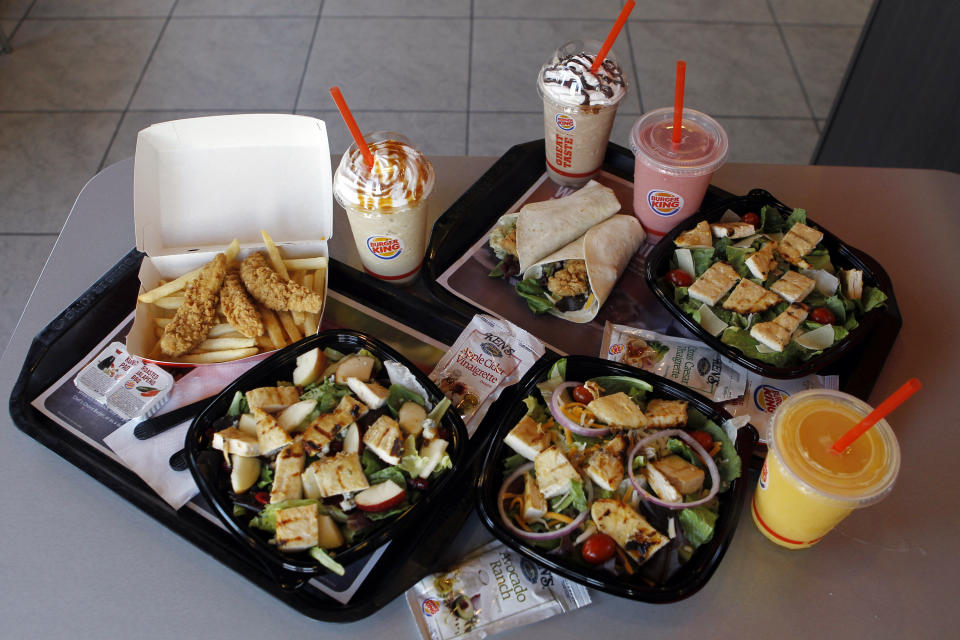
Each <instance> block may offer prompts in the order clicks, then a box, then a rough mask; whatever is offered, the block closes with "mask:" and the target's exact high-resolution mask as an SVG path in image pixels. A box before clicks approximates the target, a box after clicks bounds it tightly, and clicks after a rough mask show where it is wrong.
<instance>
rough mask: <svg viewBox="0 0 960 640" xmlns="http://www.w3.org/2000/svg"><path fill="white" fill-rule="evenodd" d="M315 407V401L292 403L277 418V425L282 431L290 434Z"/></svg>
mask: <svg viewBox="0 0 960 640" xmlns="http://www.w3.org/2000/svg"><path fill="white" fill-rule="evenodd" d="M316 407H317V401H316V400H301V401H300V402H294V403H293V404H292V405H290V406H289V407H287V408H286V409H284V410H283V412H282V413H281V414H280V415H278V416H277V424H279V425H280V426H281V427H282V428H283V430H284V431H286V432H287V433H290V432H291V431H293V430H294V429H296V427H297V426H298V425H299V424H300V423H301V422H303V421H304V420H305V419H306V417H307V416H308V415H310V414H311V413H312V412H313V410H314V409H316Z"/></svg>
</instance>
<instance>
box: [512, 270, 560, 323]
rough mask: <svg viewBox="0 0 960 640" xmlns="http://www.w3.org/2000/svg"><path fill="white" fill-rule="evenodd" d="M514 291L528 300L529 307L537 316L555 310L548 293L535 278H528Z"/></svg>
mask: <svg viewBox="0 0 960 640" xmlns="http://www.w3.org/2000/svg"><path fill="white" fill-rule="evenodd" d="M513 290H514V291H516V292H517V295H519V296H520V297H521V298H523V299H524V300H526V302H527V306H528V307H530V310H531V311H533V312H534V313H536V314H540V313H546V312H547V311H549V310H550V309H553V308H554V304H553V302H552V301H551V300H550V298H548V297H547V292H546V291H544V290H543V287H541V286H540V283H538V282H537V280H536V279H534V278H527V279H526V280H522V281H520V282H518V283H517V284H516V286H515V287H514V288H513Z"/></svg>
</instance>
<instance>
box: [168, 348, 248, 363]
mask: <svg viewBox="0 0 960 640" xmlns="http://www.w3.org/2000/svg"><path fill="white" fill-rule="evenodd" d="M257 351H258V349H257V348H256V347H247V348H245V349H224V350H223V351H207V352H204V353H190V354H187V355H185V356H180V360H181V361H182V362H189V363H192V364H210V363H213V362H228V361H230V360H239V359H240V358H246V357H247V356H252V355H255V354H256V353H257Z"/></svg>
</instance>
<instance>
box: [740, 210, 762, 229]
mask: <svg viewBox="0 0 960 640" xmlns="http://www.w3.org/2000/svg"><path fill="white" fill-rule="evenodd" d="M740 222H746V223H747V224H752V225H753V228H754V229H756V228H758V227H759V226H760V216H758V215H757V214H755V213H753V212H750V213H745V214H743V217H742V218H740Z"/></svg>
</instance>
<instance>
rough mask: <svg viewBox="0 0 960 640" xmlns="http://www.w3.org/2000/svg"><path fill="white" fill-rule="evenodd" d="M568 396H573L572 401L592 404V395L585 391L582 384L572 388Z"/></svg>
mask: <svg viewBox="0 0 960 640" xmlns="http://www.w3.org/2000/svg"><path fill="white" fill-rule="evenodd" d="M570 395H572V396H573V399H574V401H576V402H579V403H581V404H590V403H591V402H593V394H592V393H590V389H587V388H586V387H585V386H583V385H582V384H581V385H578V386H576V387H574V388H573V391H571V392H570Z"/></svg>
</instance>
